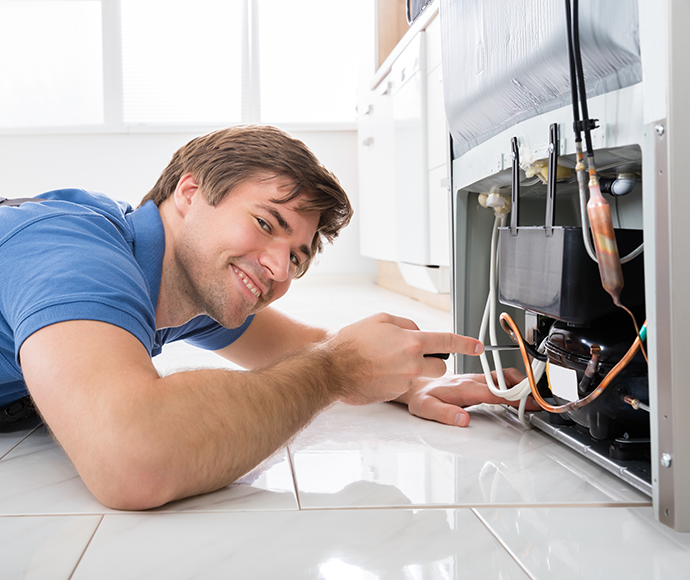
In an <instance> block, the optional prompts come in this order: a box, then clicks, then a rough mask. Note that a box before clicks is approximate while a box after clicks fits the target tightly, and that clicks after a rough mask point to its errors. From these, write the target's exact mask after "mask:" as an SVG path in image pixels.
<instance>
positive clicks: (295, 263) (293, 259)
mask: <svg viewBox="0 0 690 580" xmlns="http://www.w3.org/2000/svg"><path fill="white" fill-rule="evenodd" d="M290 260H291V261H292V263H293V264H294V265H295V266H299V258H298V257H297V255H296V254H290Z"/></svg>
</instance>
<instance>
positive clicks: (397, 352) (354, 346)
mask: <svg viewBox="0 0 690 580" xmlns="http://www.w3.org/2000/svg"><path fill="white" fill-rule="evenodd" d="M323 344H324V347H326V348H329V349H332V352H333V353H334V354H335V355H336V356H335V357H334V359H335V361H336V365H337V366H338V367H339V373H340V374H341V375H342V376H343V378H344V379H345V381H346V384H345V385H344V392H343V394H342V395H341V397H340V399H341V400H342V401H343V402H345V403H348V404H350V405H366V404H369V403H376V402H381V401H390V400H392V399H395V398H396V397H399V396H401V395H402V394H403V393H405V392H407V391H408V390H409V389H410V388H412V386H413V384H414V383H413V381H414V380H416V379H418V378H420V377H441V376H443V375H444V374H445V373H446V371H447V367H446V363H445V362H444V361H443V360H441V359H439V358H436V357H429V356H425V355H430V354H434V353H460V354H466V355H477V354H479V353H481V352H482V351H483V348H484V347H483V346H482V343H481V342H480V341H478V340H476V339H474V338H468V337H465V336H460V335H457V334H453V333H451V332H422V331H420V330H419V327H418V326H417V325H416V324H415V323H414V322H412V321H411V320H408V319H406V318H400V317H397V316H392V315H390V314H376V315H374V316H370V317H369V318H365V319H364V320H360V321H359V322H356V323H354V324H351V325H350V326H346V327H345V328H343V329H342V330H340V331H339V332H338V333H337V334H336V335H335V336H334V337H333V338H331V339H330V340H328V341H326V342H325V343H323Z"/></svg>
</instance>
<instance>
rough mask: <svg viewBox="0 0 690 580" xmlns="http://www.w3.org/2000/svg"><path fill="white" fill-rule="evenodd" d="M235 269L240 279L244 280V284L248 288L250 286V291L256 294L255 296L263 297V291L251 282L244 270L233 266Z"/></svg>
mask: <svg viewBox="0 0 690 580" xmlns="http://www.w3.org/2000/svg"><path fill="white" fill-rule="evenodd" d="M233 270H234V271H235V274H237V275H238V276H239V277H240V280H242V282H244V285H245V286H246V287H247V288H249V290H250V292H251V293H252V294H254V296H256V297H257V298H261V291H260V290H259V289H258V288H257V287H256V286H254V284H252V283H251V281H250V280H249V278H247V276H246V275H245V273H244V272H242V270H238V269H237V268H233Z"/></svg>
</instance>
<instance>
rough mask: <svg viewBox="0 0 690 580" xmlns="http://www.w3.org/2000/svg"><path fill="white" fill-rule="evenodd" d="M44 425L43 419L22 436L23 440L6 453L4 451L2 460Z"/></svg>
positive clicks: (0, 459) (0, 457)
mask: <svg viewBox="0 0 690 580" xmlns="http://www.w3.org/2000/svg"><path fill="white" fill-rule="evenodd" d="M42 426H43V422H42V421H41V422H40V423H39V424H38V425H36V426H35V427H34V428H33V429H32V430H31V431H29V432H28V433H27V434H26V435H25V436H24V437H22V438H21V440H20V441H18V442H17V444H16V445H14V446H13V447H12V448H10V449H8V450H7V452H6V453H4V454H3V455H2V456H0V461H2V460H3V459H4V458H5V457H7V456H8V455H9V454H10V453H12V452H13V451H14V450H15V449H16V448H17V447H19V446H20V445H21V444H22V443H24V441H26V440H27V439H28V438H29V437H30V436H31V435H33V433H35V432H36V430H37V429H38V428H39V427H42Z"/></svg>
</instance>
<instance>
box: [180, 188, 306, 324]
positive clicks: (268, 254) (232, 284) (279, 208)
mask: <svg viewBox="0 0 690 580" xmlns="http://www.w3.org/2000/svg"><path fill="white" fill-rule="evenodd" d="M290 187H291V186H290V183H289V181H288V180H287V179H285V178H281V177H274V178H270V179H266V178H264V177H257V178H254V179H252V180H249V181H247V182H245V183H243V184H241V185H239V186H237V187H235V188H234V189H233V190H232V191H231V192H230V193H229V194H228V195H227V196H226V197H225V199H223V201H222V202H221V203H219V204H218V205H217V206H215V207H213V206H211V205H209V204H208V203H207V202H206V200H205V199H204V196H203V194H202V192H201V189H197V190H196V192H195V193H193V195H191V196H188V201H187V203H188V207H187V212H186V215H185V217H184V224H183V227H182V228H181V231H180V234H179V237H178V239H177V240H176V250H177V251H176V253H175V260H176V266H177V267H176V271H177V284H178V291H179V292H181V293H182V295H184V296H185V297H186V298H187V299H189V300H192V301H193V302H194V303H196V305H197V306H198V307H200V308H201V309H202V311H203V312H204V313H206V314H208V315H209V316H211V318H213V319H214V320H216V321H217V322H219V323H220V324H222V325H223V326H225V327H227V328H236V327H237V326H240V325H241V324H242V323H243V322H244V321H245V320H246V318H247V316H249V315H250V314H254V313H256V312H258V311H259V310H261V309H262V308H265V307H266V306H267V305H268V304H270V303H271V302H273V301H274V300H277V299H278V298H280V297H281V296H283V295H284V294H285V293H286V292H287V290H288V288H289V287H290V284H291V282H292V279H293V277H294V275H295V271H296V269H297V266H298V265H299V264H301V263H303V262H304V261H306V260H308V259H310V257H311V242H312V240H313V238H314V234H315V232H316V228H317V226H318V222H319V215H318V214H315V213H300V212H298V211H297V208H298V207H299V206H300V204H301V202H302V201H303V199H304V198H303V197H302V196H299V197H298V198H296V199H294V200H292V201H290V202H289V203H275V202H273V201H271V200H272V199H281V198H283V197H285V196H286V195H287V194H288V192H289V191H290Z"/></svg>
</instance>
